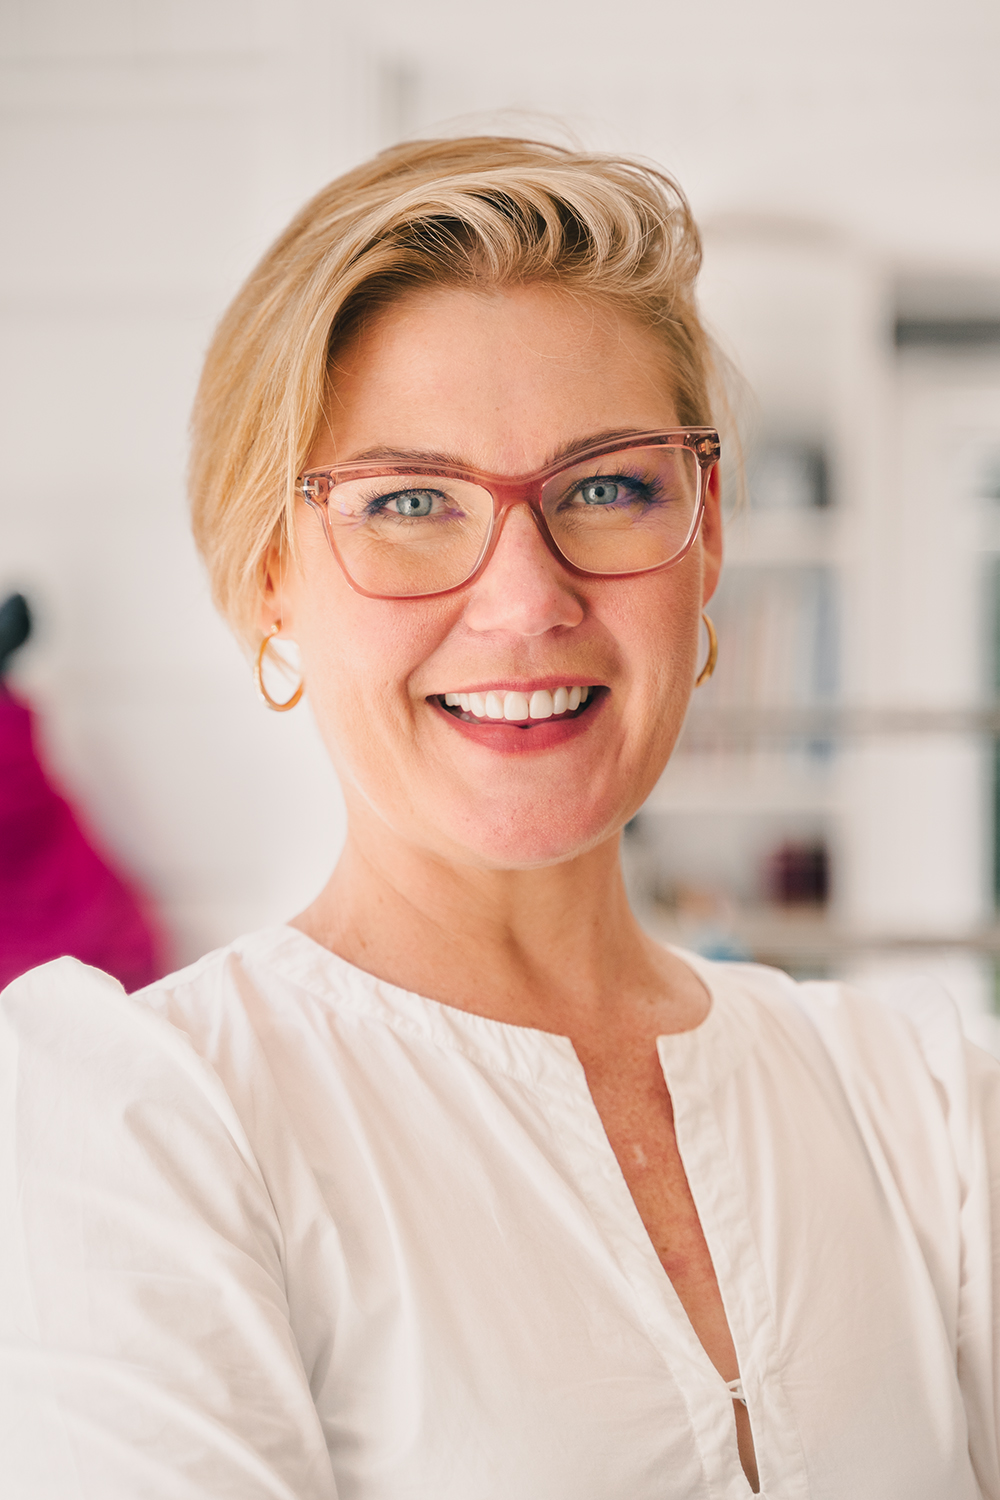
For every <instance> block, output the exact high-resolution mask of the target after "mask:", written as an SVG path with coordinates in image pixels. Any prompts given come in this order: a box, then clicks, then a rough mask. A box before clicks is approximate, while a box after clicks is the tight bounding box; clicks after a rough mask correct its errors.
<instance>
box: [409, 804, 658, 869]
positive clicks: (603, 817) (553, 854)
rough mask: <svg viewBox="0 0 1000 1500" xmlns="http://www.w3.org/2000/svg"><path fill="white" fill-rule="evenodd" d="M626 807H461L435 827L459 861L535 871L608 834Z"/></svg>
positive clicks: (574, 854)
mask: <svg viewBox="0 0 1000 1500" xmlns="http://www.w3.org/2000/svg"><path fill="white" fill-rule="evenodd" d="M631 815H632V814H631V810H630V809H629V810H624V811H619V810H615V811H611V810H610V809H599V808H593V807H592V808H589V809H586V810H585V809H582V808H580V807H579V806H578V805H577V806H574V807H569V808H564V809H562V811H561V814H560V809H558V808H553V807H552V805H551V803H550V804H549V806H548V807H547V808H546V809H545V811H544V812H543V813H541V814H540V809H539V806H538V804H537V803H536V804H529V806H528V807H527V808H525V807H523V806H522V807H518V808H516V809H511V808H510V807H507V808H503V809H494V810H493V816H490V815H489V814H488V813H487V815H485V816H484V809H483V808H482V807H478V808H476V809H475V810H471V809H465V810H463V811H462V812H457V813H456V815H455V816H454V818H453V819H452V820H449V819H448V818H447V816H444V817H442V818H441V820H440V822H439V823H438V827H439V829H440V830H441V831H442V832H444V833H445V835H446V836H447V835H448V833H449V831H450V833H451V838H450V839H449V843H450V844H451V847H452V850H453V851H455V852H456V853H457V852H458V851H461V855H460V856H459V857H462V856H464V861H463V862H467V863H470V864H474V865H477V866H479V867H480V868H483V869H491V870H537V869H544V868H545V867H546V866H548V865H559V864H565V863H567V862H568V861H569V860H572V859H576V858H577V857H578V856H579V855H582V854H587V853H588V852H589V851H590V850H591V849H595V848H597V846H598V845H600V844H603V843H606V842H607V840H608V839H610V838H614V837H615V836H616V835H617V834H618V833H619V832H620V830H621V828H622V827H623V825H624V824H625V823H626V822H627V821H628V819H629V818H630V817H631Z"/></svg>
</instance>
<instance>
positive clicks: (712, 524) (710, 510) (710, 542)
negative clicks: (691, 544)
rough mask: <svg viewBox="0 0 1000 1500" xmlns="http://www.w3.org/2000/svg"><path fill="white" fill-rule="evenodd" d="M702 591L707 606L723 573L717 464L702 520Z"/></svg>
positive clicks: (710, 481) (719, 487) (720, 504)
mask: <svg viewBox="0 0 1000 1500" xmlns="http://www.w3.org/2000/svg"><path fill="white" fill-rule="evenodd" d="M700 540H701V556H702V589H701V602H702V604H703V605H704V604H707V603H708V601H709V599H711V597H712V595H713V594H714V593H715V590H716V587H717V586H718V582H719V574H720V572H721V571H722V478H721V475H720V473H719V465H718V464H716V465H715V467H714V469H713V470H712V472H711V473H710V474H709V476H708V488H707V493H706V495H705V511H704V514H703V516H702V518H701V532H700Z"/></svg>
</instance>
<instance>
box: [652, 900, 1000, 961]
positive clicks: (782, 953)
mask: <svg viewBox="0 0 1000 1500" xmlns="http://www.w3.org/2000/svg"><path fill="white" fill-rule="evenodd" d="M640 919H641V920H642V922H643V925H644V926H645V927H646V929H647V931H649V932H650V933H651V934H652V935H653V936H654V937H655V938H657V939H658V940H659V941H661V942H667V943H673V944H676V945H677V946H678V947H682V948H683V947H694V946H696V945H697V944H698V942H699V941H700V939H701V937H702V936H703V935H704V934H705V932H706V931H708V930H709V925H710V927H711V931H712V932H715V931H717V932H718V934H719V936H720V938H725V939H729V940H730V941H731V942H732V944H733V946H734V948H743V949H746V950H747V951H748V952H749V953H752V954H753V956H754V959H755V960H757V961H761V960H764V961H767V962H771V963H775V964H778V965H779V966H785V965H788V966H790V967H792V968H795V967H797V966H799V965H801V964H809V963H824V962H830V961H835V960H838V959H842V958H845V957H851V958H854V957H863V956H870V955H873V954H886V953H904V952H905V953H911V954H919V953H941V952H959V951H961V952H967V953H979V954H983V955H984V956H987V957H990V958H1000V923H991V924H988V925H985V926H982V927H978V928H975V929H972V930H966V931H962V932H939V933H929V934H928V933H921V934H915V933H901V932H862V931H857V930H855V931H852V930H851V929H849V928H847V927H844V926H842V925H841V924H840V923H839V922H837V920H836V918H834V917H831V916H827V915H825V914H823V913H822V912H815V911H808V910H806V911H801V912H796V911H789V912H787V913H786V912H777V911H768V910H758V911H747V910H744V911H735V912H731V913H728V914H727V915H726V916H725V918H720V919H719V920H718V921H717V922H713V923H711V924H704V925H701V924H698V923H696V922H694V921H687V920H684V919H681V918H678V916H677V914H676V913H675V912H673V911H672V910H671V909H670V908H669V907H665V906H658V905H652V906H650V907H648V908H647V909H646V910H645V911H644V912H641V913H640Z"/></svg>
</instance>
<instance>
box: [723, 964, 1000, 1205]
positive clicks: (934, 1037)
mask: <svg viewBox="0 0 1000 1500" xmlns="http://www.w3.org/2000/svg"><path fill="white" fill-rule="evenodd" d="M698 967H699V971H700V972H701V973H702V974H703V976H704V978H705V980H706V982H707V983H708V984H709V987H710V988H711V989H712V990H713V993H715V994H716V995H717V996H718V997H720V998H721V997H725V998H726V999H727V1000H728V1002H729V1008H730V1010H731V1011H735V1012H736V1013H738V1014H742V1016H743V1018H744V1022H743V1023H744V1025H745V1026H746V1027H747V1030H748V1032H750V1033H751V1034H752V1036H753V1039H754V1040H753V1045H752V1050H753V1051H754V1052H755V1054H756V1055H757V1056H758V1058H760V1057H763V1058H764V1059H765V1060H766V1063H767V1065H769V1067H770V1069H771V1070H772V1072H773V1074H774V1082H775V1083H776V1084H777V1085H778V1086H781V1081H782V1078H787V1079H788V1080H789V1082H790V1083H791V1082H792V1080H791V1078H790V1074H791V1073H792V1072H793V1071H795V1072H796V1073H798V1074H799V1075H800V1078H801V1075H802V1074H803V1073H808V1074H809V1075H810V1076H811V1077H813V1078H815V1079H817V1080H818V1079H819V1077H820V1076H821V1075H825V1077H826V1078H827V1079H829V1080H830V1081H831V1082H834V1083H835V1086H836V1088H837V1091H838V1093H840V1094H841V1095H842V1097H843V1098H844V1099H845V1100H846V1102H847V1104H848V1106H849V1109H850V1113H851V1114H852V1115H853V1117H854V1120H855V1123H856V1125H857V1127H858V1128H859V1129H860V1131H861V1133H862V1135H863V1136H864V1137H865V1139H866V1141H867V1143H868V1146H869V1150H870V1151H871V1152H873V1153H875V1154H876V1155H881V1154H883V1153H884V1152H888V1153H889V1154H890V1155H896V1153H897V1152H902V1153H904V1154H905V1155H906V1156H907V1158H908V1159H909V1160H910V1161H911V1162H912V1163H913V1164H914V1166H919V1164H920V1161H919V1158H920V1152H921V1151H922V1150H923V1151H925V1152H927V1153H930V1155H933V1154H934V1152H936V1151H937V1150H938V1149H941V1150H946V1151H947V1154H948V1155H949V1157H950V1159H951V1161H952V1162H953V1163H954V1164H955V1165H956V1166H957V1167H958V1169H959V1172H960V1174H961V1175H963V1176H965V1175H966V1174H967V1173H971V1172H972V1171H973V1170H974V1163H975V1161H976V1159H977V1158H978V1157H979V1156H980V1155H981V1152H982V1149H983V1148H984V1147H986V1148H989V1143H990V1142H991V1141H993V1142H1000V1061H998V1059H997V1058H996V1057H994V1056H991V1055H990V1054H989V1053H987V1052H986V1051H984V1050H983V1049H981V1048H980V1047H978V1046H976V1045H975V1044H974V1043H973V1042H971V1041H970V1040H969V1038H968V1037H967V1036H966V1035H965V1033H964V1030H963V1026H962V1018H961V1016H960V1014H959V1012H958V1009H957V1007H956V1005H955V1003H954V1001H953V1000H952V998H951V996H950V995H949V994H948V992H947V990H946V989H945V987H944V986H943V985H942V984H940V983H939V982H938V981H937V980H934V979H931V978H927V977H921V976H919V975H915V976H914V977H913V978H911V979H904V980H898V981H895V982H893V984H892V985H891V986H880V989H879V993H878V995H875V994H871V993H866V992H865V991H864V990H862V989H859V988H857V987H855V986H853V985H851V984H848V983H843V982H839V981H819V980H812V981H796V980H794V979H792V978H791V977H790V976H789V975H787V974H784V973H782V972H781V971H780V970H776V969H772V968H768V967H766V966H763V965H758V964H743V963H732V964H727V963H705V962H704V961H700V962H699V965H698ZM990 1149H991V1154H995V1153H996V1151H997V1145H996V1144H994V1145H993V1146H992V1148H990ZM923 1163H924V1165H925V1166H927V1167H929V1165H930V1160H929V1157H928V1156H925V1157H924V1158H923Z"/></svg>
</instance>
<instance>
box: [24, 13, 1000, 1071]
mask: <svg viewBox="0 0 1000 1500" xmlns="http://www.w3.org/2000/svg"><path fill="white" fill-rule="evenodd" d="M0 54H2V56H0V79H2V110H0V124H2V168H0V170H2V200H3V205H4V211H5V219H6V223H7V230H6V232H5V234H4V236H3V241H2V244H0V323H2V334H0V344H2V376H0V378H2V399H0V420H2V423H3V441H2V445H0V598H2V597H4V596H6V595H7V594H9V593H11V592H13V591H20V592H22V593H23V594H25V595H26V596H27V598H28V600H29V602H30V604H31V606H32V609H33V613H34V619H35V629H34V631H33V634H32V637H31V639H30V640H29V641H28V643H27V644H26V645H25V646H24V647H23V648H22V649H21V650H19V651H18V653H17V655H16V657H12V658H11V665H10V669H9V671H8V673H7V680H8V682H9V684H10V687H11V688H12V690H13V691H14V693H15V694H17V695H19V696H20V697H22V698H24V699H26V700H30V702H31V704H32V705H33V707H34V708H35V710H36V713H37V723H36V738H37V743H38V750H39V753H40V755H41V757H42V759H43V761H44V764H45V765H46V767H47V768H48V770H49V773H50V775H51V777H52V779H53V782H54V783H55V784H56V785H57V786H58V787H59V788H61V789H62V790H63V791H64V792H65V793H66V794H67V795H68V796H69V797H70V798H71V800H72V802H73V803H74V805H75V806H76V808H77V810H78V812H79V813H80V816H81V818H82V820H83V822H84V824H85V827H86V829H87V831H88V833H89V835H90V837H91V838H92V840H93V842H94V844H95V845H96V846H97V847H98V848H99V849H100V850H102V851H103V852H104V853H105V855H106V856H107V858H108V860H109V861H110V862H111V863H113V864H114V865H115V866H116V867H117V868H118V869H119V870H120V871H122V872H124V873H125V875H126V878H127V879H128V880H130V881H132V882H134V884H135V887H136V889H138V890H140V891H141V892H142V893H143V899H144V900H145V901H147V902H148V905H149V907H150V909H152V910H153V911H154V912H155V914H156V917H155V920H156V922H157V923H158V925H159V928H160V932H161V949H162V952H161V956H160V958H159V959H158V962H159V963H160V965H161V966H162V967H164V968H165V967H171V966H175V965H177V964H180V963H183V962H186V961H188V960H190V959H193V958H195V957H196V956H198V955H199V954H200V953H202V952H204V951H205V950H206V949H208V948H210V947H212V946H215V945H218V944H220V943H223V942H226V941H228V940H229V939H230V938H231V937H233V936H235V935H236V934H237V933H238V932H240V931H242V930H245V929H247V928H251V927H253V926H255V925H261V924H264V923H268V922H273V921H278V920H282V919H284V918H285V917H287V916H289V915H291V914H292V913H294V911H295V910H297V909H298V908H299V907H300V906H301V905H303V904H304V903H305V902H306V901H307V900H308V899H309V898H310V897H311V896H312V895H313V894H314V893H315V891H316V889H317V888H318V886H319V885H320V884H321V883H322V881H323V880H324V879H325V878H326V875H327V873H328V871H329V869H330V867H331V865H332V863H333V861H334V859H335V857H336V852H337V848H338V845H339V841H340V838H341V836H342V808H341V804H340V800H339V793H338V790H337V787H336V784H335V782H334V778H333V776H332V773H331V772H330V771H329V769H328V767H327V765H326V762H325V757H324V754H323V752H322V749H321V747H320V746H319V743H318V739H317V736H316V733H315V730H314V727H313V724H312V721H311V719H310V716H309V713H308V709H307V708H302V709H299V710H298V711H296V712H295V713H294V714H289V715H287V716H279V715H274V714H270V713H268V712H267V711H266V710H265V709H264V708H262V707H261V706H260V705H259V704H258V702H257V700H256V698H255V696H254V693H253V689H252V685H251V679H250V672H249V668H248V665H247V663H246V662H245V660H244V659H243V657H242V655H241V653H240V651H239V649H238V648H237V646H236V645H235V644H234V643H233V642H232V640H231V639H230V637H229V636H228V634H227V631H226V629H225V627H224V626H223V625H222V624H221V622H220V621H219V620H218V619H217V618H216V616H215V615H214V613H213V610H212V607H211V604H210V602H209V599H208V592H207V588H206V584H205V580H204V577H203V575H202V571H201V568H200V565H199V563H198V561H197V559H196V556H195V553H194V550H193V546H192V544H191V541H190V539H189V536H188V529H187V520H186V512H185V499H184V483H183V476H184V465H185V442H186V422H187V414H188V410H189V407H190V403H191V399H192V395H193V391H194V386H195V382H196V379H197V374H198V368H199V362H200V359H201V356H202V353H203V351H204V348H205V346H206V342H207V340H208V338H209V336H210V333H211V330H212V328H213V325H214V323H215V322H216V320H217V319H218V317H219V316H220V314H221V312H222V309H223V308H224V306H225V304H226V302H227V301H228V299H229V297H230V296H231V294H232V293H233V292H234V291H235V289H236V287H237V285H238V284H239V282H240V281H241V279H242V278H243V276H244V275H245V274H246V273H247V271H248V270H249V269H250V267H251V266H252V264H253V263H254V262H255V261H256V259H257V258H258V257H259V255H260V254H261V252H262V251H263V249H264V248H265V247H266V245H267V244H268V243H269V241H270V240H271V239H272V238H273V236H274V235H275V234H276V233H277V232H278V231H279V230H280V229H281V228H282V227H283V225H284V223H285V222H286V220H287V219H288V218H289V216H290V215H291V214H292V212H293V211H294V210H295V209H296V208H297V207H298V206H299V205H300V203H301V202H302V201H303V200H304V199H305V198H306V197H307V196H308V195H309V194H311V193H312V192H313V191H314V190H315V189H316V188H318V187H319V186H320V185H321V184H322V183H323V182H325V181H326V180H328V179H329V178H330V177H332V176H334V175H335V174H337V173H338V172H340V171H342V170H344V169H346V168H347V167H350V166H351V165H353V164H354V163H356V162H357V161H359V160H361V159H363V158H364V157H366V156H368V155H370V154H371V153H372V152H374V151H376V150H378V149H379V148H381V147H383V146H386V145H389V144H391V143H392V142H394V141H396V140H399V139H401V138H405V137H407V136H412V135H426V134H434V133H436V132H438V131H441V132H444V133H458V132H460V131H462V130H465V129H472V130H483V129H485V130H490V131H497V132H501V133H522V134H531V135H544V136H546V137H547V138H550V139H563V140H565V139H567V138H570V139H572V138H576V139H578V140H580V141H582V142H583V143H584V144H585V145H587V146H590V147H596V148H603V149H611V150H621V151H626V152H630V153H637V154H641V155H644V156H646V157H649V158H652V159H654V160H655V161H657V162H659V163H661V164H662V165H664V166H666V167H667V169H668V170H670V171H671V172H672V173H674V174H675V175H676V176H677V177H678V179H679V180H680V182H681V183H682V185H683V186H684V187H685V189H686V191H687V192H688V194H689V196H690V198H691V200H692V203H693V206H694V209H695V212H696V215H697V217H698V219H699V221H700V223H701V224H702V226H703V229H704V233H705V269H704V275H703V281H702V302H703V307H704V311H705V315H706V318H707V320H708V322H709V324H710V326H711V328H712V329H713V330H714V332H715V334H716V336H717V338H718V340H719V342H720V343H721V345H722V347H723V349H724V350H725V351H726V353H727V354H728V355H729V357H730V358H731V359H732V361H733V362H734V364H735V366H736V367H737V369H738V370H739V371H740V372H741V373H742V375H743V376H744V377H745V380H746V383H747V386H748V388H749V391H750V392H751V393H752V395H750V396H746V395H743V396H740V397H739V400H738V406H739V414H740V419H741V425H742V434H743V443H744V446H745V451H746V457H747V471H748V498H747V499H746V501H745V503H744V504H743V505H742V507H740V508H739V509H738V510H737V511H736V513H735V514H734V515H733V517H732V519H731V521H730V524H729V562H728V569H727V574H726V577H725V582H724V584H723V586H722V588H721V589H720V592H719V595H718V596H717V600H716V603H715V605H714V606H713V611H712V612H713V615H714V617H715V619H716V623H717V626H718V631H719V640H720V661H719V669H718V671H717V673H716V675H715V678H714V679H713V681H712V682H711V683H710V684H709V685H708V686H707V687H705V688H703V689H701V690H700V691H699V693H698V694H697V696H696V701H695V704H694V706H693V708H692V712H691V715H690V718H689V722H688V726H687V728H686V730H685V733H684V737H683V740H682V743H681V746H680V749H679V750H678V753H677V755H676V757H675V759H674V761H673V762H672V763H671V766H670V767H669V769H668V771H667V773H666V775H665V776H664V778H663V780H662V782H661V784H660V786H659V787H658V788H657V790H656V792H655V794H654V795H653V797H652V798H651V799H650V801H649V803H648V805H647V807H646V808H645V809H644V810H643V812H642V813H641V814H640V815H639V817H638V818H637V819H636V820H635V822H634V823H633V824H632V825H631V826H630V828H629V830H628V836H627V854H628V867H629V878H630V880H631V882H632V887H633V893H634V898H635V900H636V903H637V905H638V906H639V908H640V910H641V911H642V913H643V915H644V918H645V920H646V921H647V922H648V923H649V924H650V926H651V927H652V928H653V929H654V930H655V931H657V932H659V933H661V934H663V935H665V936H668V937H672V938H675V939H677V940H680V941H683V942H686V943H688V944H690V945H692V946H695V947H698V948H700V949H701V950H702V951H705V952H708V953H714V954H718V955H721V956H726V955H728V956H733V957H739V956H746V955H752V956H755V957H760V958H763V959H765V960H768V961H773V962H777V963H780V964H782V965H783V966H785V967H788V968H790V969H791V970H792V971H793V972H795V973H799V974H810V975H848V976H851V977H855V978H858V979H861V980H862V981H863V982H865V983H866V984H867V985H869V987H875V988H879V987H880V986H885V985H891V984H892V983H893V982H895V981H896V980H897V979H898V977H899V976H900V975H902V974H910V973H913V972H915V971H917V972H922V973H927V974H933V975H936V976H939V977H940V978H941V979H943V980H944V981H945V982H946V983H947V985H948V986H949V988H950V989H951V991H952V993H953V995H954V996H955V998H956V1000H957V1001H958V1003H959V1005H960V1006H961V1007H962V1010H963V1013H964V1014H965V1016H966V1019H967V1024H968V1026H969V1029H970V1031H972V1032H973V1033H974V1034H975V1035H977V1036H978V1037H979V1038H980V1039H981V1040H985V1041H986V1042H987V1043H988V1044H991V1045H994V1046H995V1045H996V1037H997V1033H998V1031H1000V1022H998V1021H997V1009H998V1005H997V999H996V997H997V991H998V983H997V974H998V959H1000V925H998V923H997V917H996V909H997V893H998V885H1000V852H998V828H1000V815H998V806H1000V800H998V784H1000V756H998V750H997V746H998V744H1000V713H998V708H997V701H998V698H1000V88H998V84H997V79H998V76H1000V8H998V7H997V5H996V4H995V3H994V0H951V3H949V4H947V5H945V4H944V3H943V0H932V3H930V0H909V3H908V4H907V5H905V6H904V5H902V4H900V3H899V0H842V3H841V4H840V5H838V6H836V7H833V6H822V7H821V6H807V5H803V4H802V3H801V0H756V3H754V4H753V5H748V4H746V3H745V0H702V3H699V4H697V5H692V4H690V3H688V4H681V3H679V0H656V3H655V4H654V3H652V0H622V3H620V4H618V5H616V6H615V7H613V8H609V7H608V6H607V5H599V4H597V3H595V0H575V3H573V4H572V5H570V4H568V3H565V0H531V3H528V0H507V4H506V5H504V6H503V7H489V8H488V7H485V6H483V7H475V6H470V5H468V4H467V3H465V4H460V3H459V0H423V3H422V4H420V5H419V6H414V5H412V4H410V5H407V4H403V3H402V0H370V3H369V4H367V5H366V6H364V7H359V6H352V5H348V4H341V3H335V0H21V3H19V0H2V3H0ZM559 122H562V123H561V124H560V123H559ZM561 132H562V133H561Z"/></svg>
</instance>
